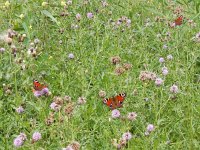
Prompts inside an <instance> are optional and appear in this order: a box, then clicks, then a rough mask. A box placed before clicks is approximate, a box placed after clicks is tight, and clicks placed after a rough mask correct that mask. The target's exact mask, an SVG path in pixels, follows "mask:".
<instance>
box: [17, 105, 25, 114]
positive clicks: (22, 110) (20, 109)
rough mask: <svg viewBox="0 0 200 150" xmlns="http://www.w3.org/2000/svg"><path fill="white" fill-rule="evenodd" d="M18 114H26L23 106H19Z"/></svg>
mask: <svg viewBox="0 0 200 150" xmlns="http://www.w3.org/2000/svg"><path fill="white" fill-rule="evenodd" d="M16 112H17V113H18V114H21V113H23V112H24V108H23V107H22V106H19V107H18V108H16Z"/></svg>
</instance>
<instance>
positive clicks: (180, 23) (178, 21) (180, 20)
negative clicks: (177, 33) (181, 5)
mask: <svg viewBox="0 0 200 150" xmlns="http://www.w3.org/2000/svg"><path fill="white" fill-rule="evenodd" d="M174 23H175V26H180V25H182V23H183V16H182V15H181V16H180V17H178V18H177V19H176V20H175V21H174Z"/></svg>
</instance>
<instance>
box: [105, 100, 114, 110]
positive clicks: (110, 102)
mask: <svg viewBox="0 0 200 150" xmlns="http://www.w3.org/2000/svg"><path fill="white" fill-rule="evenodd" d="M103 103H104V104H106V105H107V106H108V107H109V108H110V109H115V108H116V105H115V103H114V98H105V99H104V100H103Z"/></svg>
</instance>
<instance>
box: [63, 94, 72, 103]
mask: <svg viewBox="0 0 200 150" xmlns="http://www.w3.org/2000/svg"><path fill="white" fill-rule="evenodd" d="M63 100H64V101H66V102H71V101H72V99H71V97H70V96H68V95H66V96H64V98H63Z"/></svg>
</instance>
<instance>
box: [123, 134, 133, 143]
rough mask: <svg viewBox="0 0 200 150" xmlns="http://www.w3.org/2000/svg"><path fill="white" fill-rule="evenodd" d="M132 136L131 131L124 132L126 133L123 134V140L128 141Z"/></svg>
mask: <svg viewBox="0 0 200 150" xmlns="http://www.w3.org/2000/svg"><path fill="white" fill-rule="evenodd" d="M131 138H132V134H131V133H130V132H126V133H124V134H123V135H122V139H123V140H126V141H128V140H130V139H131Z"/></svg>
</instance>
